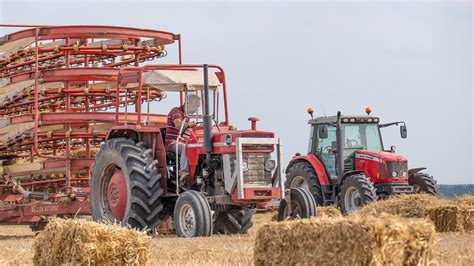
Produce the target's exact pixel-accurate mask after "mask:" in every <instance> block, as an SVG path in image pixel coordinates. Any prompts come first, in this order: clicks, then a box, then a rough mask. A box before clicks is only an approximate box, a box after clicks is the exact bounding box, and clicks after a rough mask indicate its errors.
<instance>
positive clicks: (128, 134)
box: [107, 125, 140, 141]
mask: <svg viewBox="0 0 474 266" xmlns="http://www.w3.org/2000/svg"><path fill="white" fill-rule="evenodd" d="M139 135H140V134H139V133H138V132H137V130H136V128H135V126H132V125H130V126H114V127H112V128H111V129H110V130H109V132H108V134H107V140H109V139H116V138H127V139H133V140H136V141H140V139H139Z"/></svg>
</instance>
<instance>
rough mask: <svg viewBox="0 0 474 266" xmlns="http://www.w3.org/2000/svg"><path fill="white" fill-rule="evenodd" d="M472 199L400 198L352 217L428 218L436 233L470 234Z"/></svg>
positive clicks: (473, 217) (378, 203) (473, 226)
mask: <svg viewBox="0 0 474 266" xmlns="http://www.w3.org/2000/svg"><path fill="white" fill-rule="evenodd" d="M469 201H471V203H472V197H461V198H459V199H457V200H447V199H442V198H439V197H434V196H430V195H427V194H402V195H397V196H392V197H390V198H389V199H387V200H382V201H376V202H373V203H370V204H368V205H366V206H364V207H363V208H362V209H361V210H359V211H357V212H355V213H354V215H356V216H357V215H360V216H367V215H373V216H378V215H380V214H383V213H385V214H393V215H399V216H402V217H405V218H428V219H430V220H431V221H432V222H433V223H434V225H435V226H436V231H438V232H470V231H473V230H474V207H473V206H474V205H469V204H468V203H469Z"/></svg>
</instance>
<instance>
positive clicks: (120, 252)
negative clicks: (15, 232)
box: [33, 219, 150, 265]
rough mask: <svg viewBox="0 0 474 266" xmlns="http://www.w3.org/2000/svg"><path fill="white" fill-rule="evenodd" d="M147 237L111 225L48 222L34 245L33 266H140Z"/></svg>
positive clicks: (59, 221) (81, 221)
mask: <svg viewBox="0 0 474 266" xmlns="http://www.w3.org/2000/svg"><path fill="white" fill-rule="evenodd" d="M149 240H150V238H149V236H147V235H146V233H144V232H140V231H136V230H131V229H128V228H125V227H121V226H118V225H112V224H107V225H106V224H99V223H95V222H92V221H85V220H75V219H51V220H50V221H49V223H48V225H47V226H46V228H45V229H44V230H43V231H42V232H41V233H39V234H38V235H37V236H36V238H35V242H34V250H35V256H34V258H33V262H34V264H35V265H62V264H69V265H143V264H145V263H146V260H147V252H148V244H149Z"/></svg>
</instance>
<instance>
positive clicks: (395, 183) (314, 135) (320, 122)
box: [285, 107, 438, 214]
mask: <svg viewBox="0 0 474 266" xmlns="http://www.w3.org/2000/svg"><path fill="white" fill-rule="evenodd" d="M365 111H366V113H367V115H366V116H351V115H349V116H343V115H341V113H340V112H338V113H337V115H336V116H330V117H326V116H324V117H317V118H313V109H312V108H308V113H309V114H310V116H311V119H310V120H309V122H308V123H309V124H310V139H309V148H308V153H307V154H306V155H301V154H299V153H297V154H296V155H295V156H294V157H293V158H292V160H291V161H290V162H289V164H288V166H287V168H286V170H285V173H286V175H287V179H286V186H287V187H291V188H295V187H304V188H306V189H308V190H310V191H311V193H312V194H313V197H314V199H315V200H316V204H317V205H330V204H335V205H337V206H339V207H340V209H341V211H342V213H343V214H348V213H351V212H353V211H355V210H357V209H358V208H360V207H361V206H362V205H364V204H367V203H369V202H372V201H375V200H377V199H383V198H386V197H388V196H389V195H392V194H400V193H428V194H432V195H436V194H437V192H438V187H437V184H436V181H435V180H434V178H433V177H432V176H431V175H429V174H428V173H425V172H423V170H425V169H426V168H425V167H419V168H411V169H409V168H408V160H407V159H406V158H405V157H403V156H401V155H398V154H396V153H395V147H394V146H391V148H390V149H389V150H385V149H384V146H383V142H382V137H381V133H380V129H381V128H385V127H389V126H398V125H400V135H401V137H402V138H406V137H407V128H406V124H405V122H403V121H399V122H392V123H386V124H381V123H380V121H379V118H378V117H375V116H370V113H371V109H370V108H369V107H367V108H366V110H365Z"/></svg>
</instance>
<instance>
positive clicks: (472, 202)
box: [453, 194, 474, 206]
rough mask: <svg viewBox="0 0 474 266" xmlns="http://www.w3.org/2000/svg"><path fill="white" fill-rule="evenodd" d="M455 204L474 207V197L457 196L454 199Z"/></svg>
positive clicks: (470, 195) (469, 195)
mask: <svg viewBox="0 0 474 266" xmlns="http://www.w3.org/2000/svg"><path fill="white" fill-rule="evenodd" d="M453 202H454V203H457V204H463V205H469V206H474V195H472V194H466V195H463V196H457V197H454V198H453Z"/></svg>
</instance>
